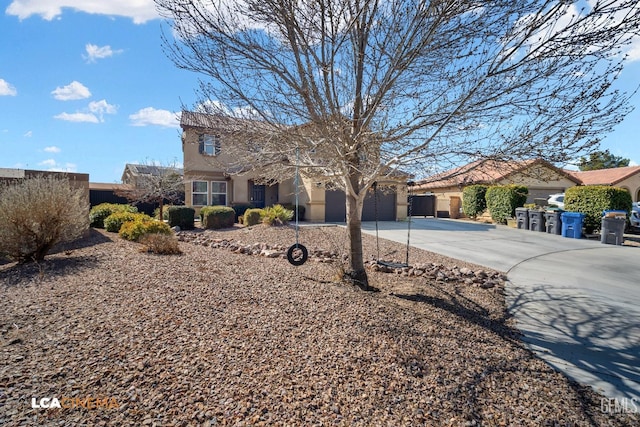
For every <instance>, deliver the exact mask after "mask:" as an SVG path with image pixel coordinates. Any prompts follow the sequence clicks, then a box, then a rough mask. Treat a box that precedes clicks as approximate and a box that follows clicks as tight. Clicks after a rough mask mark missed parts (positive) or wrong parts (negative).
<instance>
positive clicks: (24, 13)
mask: <svg viewBox="0 0 640 427" xmlns="http://www.w3.org/2000/svg"><path fill="white" fill-rule="evenodd" d="M3 5H7V6H4V7H3V8H2V15H0V148H1V151H0V167H8V168H13V167H15V168H26V169H41V170H66V171H70V172H81V173H88V174H90V179H91V181H92V182H119V181H120V177H121V175H122V171H123V169H124V165H125V164H126V163H133V162H150V161H159V162H162V163H170V162H173V161H177V162H179V163H181V162H182V149H181V142H180V129H179V126H178V121H177V120H176V115H177V113H178V112H179V111H180V109H181V106H182V105H183V104H184V105H187V106H191V105H193V104H194V102H195V101H196V99H195V93H194V89H195V88H196V87H197V79H198V76H197V75H196V74H194V73H191V72H188V71H184V70H179V69H177V68H176V67H175V66H174V65H173V63H172V62H171V61H170V60H169V59H168V58H167V57H166V56H165V54H164V53H163V51H162V46H161V40H160V35H161V27H162V26H163V25H164V24H163V21H162V20H161V19H160V18H159V17H158V15H157V13H156V10H155V5H154V3H153V1H152V0H109V1H101V2H80V1H77V0H15V1H11V2H9V3H7V2H4V3H3ZM619 83H620V87H621V88H624V89H626V90H629V91H632V90H633V89H634V88H635V87H637V86H638V84H639V83H640V60H637V61H635V62H632V63H630V64H629V65H628V66H627V68H626V69H625V71H624V73H623V76H622V79H621V80H620V82H619ZM633 105H635V106H636V107H640V95H636V96H635V97H634V98H633ZM638 135H640V108H636V110H634V111H633V112H632V113H631V114H630V115H629V116H627V118H626V119H625V120H624V122H623V123H621V124H620V125H618V127H616V129H615V130H614V131H613V132H612V133H610V134H608V135H606V136H603V137H604V140H603V143H602V148H608V149H609V150H610V151H611V152H612V153H614V154H615V155H619V156H624V157H627V158H630V159H631V160H632V164H640V141H639V138H638Z"/></svg>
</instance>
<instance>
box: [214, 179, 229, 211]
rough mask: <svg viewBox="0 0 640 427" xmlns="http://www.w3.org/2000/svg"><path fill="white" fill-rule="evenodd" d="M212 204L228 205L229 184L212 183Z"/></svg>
mask: <svg viewBox="0 0 640 427" xmlns="http://www.w3.org/2000/svg"><path fill="white" fill-rule="evenodd" d="M211 204H212V205H221V206H226V205H227V182H226V181H211Z"/></svg>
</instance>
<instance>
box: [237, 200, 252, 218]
mask: <svg viewBox="0 0 640 427" xmlns="http://www.w3.org/2000/svg"><path fill="white" fill-rule="evenodd" d="M232 208H233V210H234V212H235V213H236V218H235V221H236V222H238V221H240V218H243V219H244V213H245V212H246V211H247V209H253V205H248V204H242V203H239V204H237V205H233V206H232Z"/></svg>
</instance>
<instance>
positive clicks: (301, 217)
mask: <svg viewBox="0 0 640 427" xmlns="http://www.w3.org/2000/svg"><path fill="white" fill-rule="evenodd" d="M282 206H284V207H285V209H289V210H290V211H293V217H292V219H295V217H296V205H292V204H286V205H282ZM306 210H307V209H306V208H305V207H304V206H303V205H298V220H300V221H304V214H305V212H306Z"/></svg>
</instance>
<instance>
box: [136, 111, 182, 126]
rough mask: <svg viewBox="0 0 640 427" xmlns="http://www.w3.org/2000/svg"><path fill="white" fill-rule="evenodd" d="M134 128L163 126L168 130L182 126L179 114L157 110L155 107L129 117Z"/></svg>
mask: <svg viewBox="0 0 640 427" xmlns="http://www.w3.org/2000/svg"><path fill="white" fill-rule="evenodd" d="M129 120H131V124H132V125H133V126H162V127H168V128H177V127H179V126H180V119H179V116H178V114H176V113H173V112H171V111H168V110H156V109H155V108H153V107H147V108H143V109H141V110H139V111H138V112H137V113H134V114H131V115H130V116H129Z"/></svg>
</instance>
